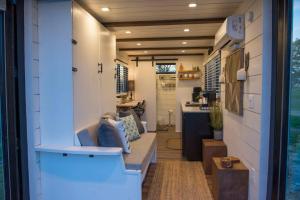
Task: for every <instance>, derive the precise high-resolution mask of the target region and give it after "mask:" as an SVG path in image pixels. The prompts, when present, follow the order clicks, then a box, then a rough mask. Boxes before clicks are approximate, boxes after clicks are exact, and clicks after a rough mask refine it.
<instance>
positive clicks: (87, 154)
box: [25, 0, 267, 200]
mask: <svg viewBox="0 0 300 200" xmlns="http://www.w3.org/2000/svg"><path fill="white" fill-rule="evenodd" d="M30 2H31V3H29V4H28V5H27V7H26V8H27V10H26V12H28V13H31V14H30V15H28V16H30V17H28V18H26V19H25V23H27V24H31V25H32V26H31V27H32V29H31V30H30V31H29V32H26V33H27V34H29V35H30V34H31V35H32V37H30V40H28V41H31V43H30V45H31V48H32V51H31V53H32V55H31V56H32V61H31V62H32V66H33V67H32V68H34V69H33V70H34V73H35V75H34V76H33V78H32V81H33V82H35V83H36V85H37V86H36V88H33V89H32V90H33V98H34V102H33V105H34V108H35V112H34V121H35V124H34V126H35V127H34V129H35V132H34V145H33V146H34V148H33V150H32V151H33V152H34V153H32V159H33V160H38V161H36V162H33V163H32V164H31V165H32V167H31V168H30V173H31V174H32V177H34V178H32V179H31V180H32V182H31V183H32V184H33V185H35V187H34V188H33V189H32V192H34V193H36V194H38V195H39V199H42V200H50V199H57V200H60V199H73V200H82V199H90V200H93V199H113V200H121V199H131V200H140V199H153V200H155V199H164V200H165V199H203V200H204V199H205V200H209V199H215V200H218V199H220V200H221V199H223V200H225V199H239V200H242V199H251V200H255V199H262V196H264V195H265V191H266V186H265V183H266V177H265V176H267V175H266V174H264V173H265V172H266V171H265V170H267V166H266V163H265V161H264V160H263V159H262V158H263V156H264V153H262V152H261V151H262V147H261V146H260V145H261V142H262V141H261V140H262V139H261V102H262V98H263V97H262V68H263V59H262V58H263V54H264V48H263V44H264V43H265V42H266V41H267V38H264V37H263V33H264V26H265V24H264V23H266V22H265V21H263V16H264V11H263V1H262V0H251V1H243V0H224V1H221V0H216V1H214V2H211V1H206V0H203V1H191V2H189V1H181V0H174V1H122V0H114V1H106V0H103V1H102V0H99V1H90V0H76V1H71V0H67V1H46V0H45V1H44V0H40V1H37V0H32V1H30ZM122 134H123V135H122ZM213 157H214V158H213ZM229 172H230V173H229ZM229 177H230V178H229ZM229 179H230V180H229Z"/></svg>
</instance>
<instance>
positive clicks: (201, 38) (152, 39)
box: [117, 35, 215, 42]
mask: <svg viewBox="0 0 300 200" xmlns="http://www.w3.org/2000/svg"><path fill="white" fill-rule="evenodd" d="M213 39H215V36H213V35H208V36H187V37H154V38H122V39H117V42H149V41H170V40H213Z"/></svg>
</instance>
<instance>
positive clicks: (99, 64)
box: [98, 63, 103, 74]
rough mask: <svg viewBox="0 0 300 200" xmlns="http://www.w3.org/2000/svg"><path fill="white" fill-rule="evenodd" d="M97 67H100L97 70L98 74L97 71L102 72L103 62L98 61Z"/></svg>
mask: <svg viewBox="0 0 300 200" xmlns="http://www.w3.org/2000/svg"><path fill="white" fill-rule="evenodd" d="M98 67H100V70H98V74H99V73H101V74H102V73H103V64H102V63H98Z"/></svg>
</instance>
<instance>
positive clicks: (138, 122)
mask: <svg viewBox="0 0 300 200" xmlns="http://www.w3.org/2000/svg"><path fill="white" fill-rule="evenodd" d="M129 115H132V116H133V118H134V121H135V123H136V126H137V128H138V130H139V133H140V134H142V133H144V132H145V129H144V126H143V124H142V122H141V120H140V118H139V117H138V116H137V114H136V113H135V112H134V110H132V109H131V110H127V111H120V112H119V117H127V116H129Z"/></svg>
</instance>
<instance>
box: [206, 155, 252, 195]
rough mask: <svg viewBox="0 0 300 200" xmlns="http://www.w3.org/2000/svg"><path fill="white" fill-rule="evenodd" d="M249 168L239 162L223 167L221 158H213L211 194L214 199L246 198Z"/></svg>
mask: <svg viewBox="0 0 300 200" xmlns="http://www.w3.org/2000/svg"><path fill="white" fill-rule="evenodd" d="M248 182H249V170H248V169H247V168H246V167H245V165H244V164H243V163H242V162H240V163H235V164H233V168H229V169H226V168H223V167H222V166H221V158H213V163H212V194H213V197H214V200H235V199H236V200H247V199H248Z"/></svg>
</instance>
